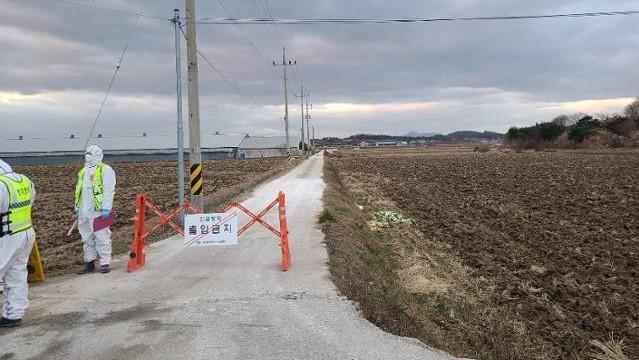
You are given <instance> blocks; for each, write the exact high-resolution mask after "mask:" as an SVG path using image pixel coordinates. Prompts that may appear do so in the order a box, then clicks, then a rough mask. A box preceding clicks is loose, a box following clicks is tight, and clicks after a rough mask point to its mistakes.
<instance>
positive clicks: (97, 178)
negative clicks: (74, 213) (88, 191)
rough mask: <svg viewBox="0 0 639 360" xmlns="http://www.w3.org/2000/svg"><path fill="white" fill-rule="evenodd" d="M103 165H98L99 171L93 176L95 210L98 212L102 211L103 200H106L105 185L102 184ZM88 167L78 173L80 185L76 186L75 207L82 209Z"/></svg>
mask: <svg viewBox="0 0 639 360" xmlns="http://www.w3.org/2000/svg"><path fill="white" fill-rule="evenodd" d="M102 165H103V164H102V163H98V167H97V169H95V173H94V174H93V208H94V209H95V210H96V211H97V210H100V209H102V200H104V183H103V182H102ZM85 172H86V167H83V168H82V170H80V172H79V173H78V183H77V184H76V186H75V207H76V208H77V209H79V208H80V202H81V201H82V185H84V173H85Z"/></svg>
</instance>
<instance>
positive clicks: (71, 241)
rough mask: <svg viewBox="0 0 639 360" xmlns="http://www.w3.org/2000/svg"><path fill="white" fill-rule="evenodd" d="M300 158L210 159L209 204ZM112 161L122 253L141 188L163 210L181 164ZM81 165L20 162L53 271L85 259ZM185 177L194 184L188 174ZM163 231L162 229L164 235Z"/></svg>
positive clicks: (116, 244) (117, 242)
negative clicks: (77, 220)
mask: <svg viewBox="0 0 639 360" xmlns="http://www.w3.org/2000/svg"><path fill="white" fill-rule="evenodd" d="M294 164H295V162H290V163H289V162H287V161H284V160H282V159H256V160H245V161H234V160H213V161H205V162H204V181H205V183H204V187H205V188H204V190H205V194H207V195H206V197H205V200H206V203H207V204H208V207H209V209H210V208H211V207H216V206H219V205H221V204H222V203H223V202H225V201H228V200H229V199H230V198H231V197H233V196H235V195H237V194H239V193H241V192H243V191H245V190H248V189H249V188H251V187H252V186H254V185H256V184H257V183H259V182H261V181H264V180H266V179H268V178H269V177H271V176H273V175H275V174H277V173H278V172H280V171H282V170H285V169H288V168H290V167H291V166H292V165H294ZM110 165H111V166H112V167H113V169H114V170H115V172H116V177H117V186H116V196H115V205H114V208H115V210H116V213H117V225H116V226H115V228H114V229H113V230H114V231H113V252H114V254H122V253H125V252H127V251H128V250H129V248H130V245H131V241H132V238H133V220H134V214H135V196H136V194H137V193H145V194H146V195H147V196H148V198H149V199H150V200H151V201H152V202H153V203H154V204H156V205H157V206H158V207H159V208H160V209H161V210H169V209H171V210H172V209H174V208H176V207H177V179H176V177H177V166H176V163H175V162H166V161H152V162H139V163H135V162H120V163H110ZM78 170H79V166H74V165H47V166H16V167H15V171H17V172H20V173H23V174H25V175H27V176H28V177H29V178H30V179H31V180H32V181H33V182H34V183H35V185H36V191H37V199H36V203H35V206H34V210H33V221H34V227H35V230H36V233H37V239H38V245H39V247H40V254H41V256H42V260H43V266H44V269H45V274H46V275H47V276H55V275H60V274H64V273H68V272H70V271H73V270H74V269H75V267H76V265H79V264H81V263H82V242H81V239H80V235H79V234H78V233H77V231H75V232H74V233H73V235H72V236H70V237H67V236H66V233H67V230H68V229H69V227H70V225H71V223H72V222H73V221H74V215H73V196H74V195H73V193H74V189H75V182H76V181H77V172H78ZM187 174H188V172H187ZM185 183H186V184H188V180H187V181H186V182H185ZM187 187H188V185H187ZM187 194H188V189H187ZM147 216H150V215H147ZM151 221H152V220H151ZM163 234H165V233H160V234H158V237H161V236H162V235H163Z"/></svg>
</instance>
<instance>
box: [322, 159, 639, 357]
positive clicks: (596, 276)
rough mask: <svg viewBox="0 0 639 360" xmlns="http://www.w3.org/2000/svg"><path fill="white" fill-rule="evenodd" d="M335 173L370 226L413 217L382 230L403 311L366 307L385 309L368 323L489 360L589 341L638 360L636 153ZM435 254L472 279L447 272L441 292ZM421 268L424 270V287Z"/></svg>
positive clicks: (352, 166) (337, 169) (377, 165)
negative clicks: (384, 212) (380, 219)
mask: <svg viewBox="0 0 639 360" xmlns="http://www.w3.org/2000/svg"><path fill="white" fill-rule="evenodd" d="M327 170H329V171H332V172H334V173H335V174H336V176H337V180H338V181H339V182H337V180H336V182H333V186H341V185H342V184H343V186H344V187H345V188H346V189H347V190H348V194H349V196H352V198H353V200H354V201H356V202H357V203H359V204H362V205H365V206H364V207H365V209H364V213H363V216H364V218H365V219H370V218H371V215H370V214H371V212H372V211H375V210H381V209H388V208H390V209H392V210H396V211H398V212H401V213H403V214H405V215H408V216H410V217H412V218H413V219H415V220H416V223H417V224H416V225H415V226H414V229H410V230H406V229H395V230H393V229H390V230H388V229H387V230H382V231H381V233H382V240H379V241H381V242H383V243H378V244H377V245H379V246H380V247H381V248H384V249H386V248H388V249H389V250H388V251H389V254H391V255H389V256H390V257H391V258H392V262H391V266H392V267H393V269H392V271H393V274H391V275H390V276H389V278H388V279H385V280H384V281H388V283H386V284H384V285H383V286H386V290H385V291H384V292H383V293H385V294H388V293H390V294H392V295H388V296H390V297H389V298H388V302H389V303H392V306H391V307H390V308H392V309H391V310H392V311H397V314H399V315H397V316H395V317H394V318H390V319H389V318H385V317H384V316H382V315H379V314H381V313H383V312H382V311H380V310H379V307H380V306H381V305H379V304H374V306H369V305H367V304H363V308H364V309H366V308H367V307H370V308H375V306H377V308H378V309H377V315H375V314H373V315H371V317H373V318H374V319H377V321H378V322H379V323H382V325H383V326H386V327H387V328H389V329H391V330H394V331H399V332H402V333H404V334H408V335H415V336H420V337H422V339H424V340H426V341H427V342H430V343H434V344H435V345H437V346H441V347H443V348H445V349H446V350H449V351H452V352H455V353H457V355H465V356H472V357H479V358H486V359H488V358H512V359H515V358H517V359H533V358H543V359H571V358H592V356H594V355H593V354H594V353H598V352H600V350H598V349H597V348H596V347H595V346H593V343H591V341H593V340H596V341H601V342H602V343H607V344H608V346H613V345H614V343H615V341H613V342H611V341H610V340H611V339H612V338H614V339H615V340H623V344H624V346H625V350H624V351H625V353H626V355H627V356H629V358H632V359H636V358H639V153H637V152H631V151H625V152H614V151H607V152H601V153H594V152H591V153H581V152H537V153H521V154H517V153H504V152H498V151H493V152H490V153H486V154H479V153H473V152H465V153H464V152H458V153H445V152H444V153H402V154H393V153H389V152H385V153H379V152H373V153H369V152H365V151H362V152H359V153H356V152H353V153H345V154H342V156H341V157H335V158H331V159H329V161H328V165H327ZM329 183H330V181H329ZM340 183H341V184H340ZM338 212H339V211H338ZM338 224H339V222H338ZM338 224H332V225H329V231H328V232H327V234H328V236H329V238H330V237H331V234H333V236H335V234H338V232H339V231H338V230H337V229H336V228H335V226H336V225H338ZM331 229H332V230H331ZM331 231H332V233H331ZM366 231H368V229H366ZM373 232H375V231H373ZM377 232H379V231H377ZM404 233H405V234H404ZM397 234H404V235H401V236H397ZM376 236H377V237H379V234H378V235H371V237H370V238H371V239H376ZM384 237H385V238H384ZM331 240H332V239H329V251H331V252H333V253H334V254H340V249H339V247H340V246H343V245H340V244H338V243H336V242H334V241H333V242H331ZM367 241H373V240H367ZM377 245H375V246H377ZM371 248H374V246H372V245H367V249H371ZM362 251H364V250H362ZM438 254H439V255H441V254H444V255H442V256H447V255H448V254H449V255H450V257H451V258H452V259H453V260H450V259H448V260H446V261H448V262H447V263H450V261H453V262H454V261H459V262H460V264H461V267H460V269H462V270H460V274H464V278H463V279H462V278H457V279H456V278H455V277H452V276H451V274H453V273H452V272H447V273H446V274H444V275H442V276H441V277H440V279H439V280H442V279H443V280H445V281H443V284H439V285H438V284H435V283H434V280H433V278H432V276H434V275H433V274H436V273H437V271H438V269H437V266H438V264H440V265H441V264H442V263H443V262H442V261H438V260H437V259H433V258H434V257H436V256H439V255H438ZM337 256H347V255H344V254H341V255H337ZM361 256H362V255H361V254H359V258H361ZM337 261H338V265H334V266H333V271H334V277H335V278H336V279H337V280H336V282H337V283H338V286H339V287H340V288H341V289H342V291H344V292H345V293H346V294H347V295H349V296H350V295H352V296H353V297H355V298H356V299H357V300H358V301H360V302H364V303H366V302H367V301H370V300H366V298H365V296H362V295H361V294H359V293H358V292H362V291H372V290H371V289H370V287H372V286H376V285H374V284H372V283H371V284H372V285H367V284H364V285H357V284H356V283H357V281H356V280H353V279H348V274H343V273H340V271H343V270H344V269H345V267H344V265H343V263H341V262H340V260H339V259H338V260H337ZM341 261H344V260H343V259H342V260H341ZM348 261H350V262H351V263H352V262H355V263H356V262H358V261H359V260H358V259H349V260H348ZM339 264H342V265H339ZM367 264H368V263H366V262H365V265H363V266H370V265H367ZM348 266H353V265H348ZM416 269H426V270H427V271H424V272H423V273H424V275H421V277H419V278H417V279H418V280H419V279H421V280H420V281H421V282H419V281H416V280H415V279H416V278H415V276H413V275H415V274H416V273H417V272H419V271H417V270H416ZM440 270H441V269H440ZM348 271H349V272H353V273H356V271H353V269H349V270H348ZM407 273H409V274H412V275H411V276H412V277H409V280H410V281H408V280H406V279H407V277H406V274H407ZM460 276H461V275H460ZM466 277H467V278H466ZM340 279H341V280H340ZM389 283H391V284H393V283H394V284H396V286H391V285H388V284H389ZM415 284H417V285H420V284H422V285H423V286H422V287H421V288H420V287H419V286H417V285H415ZM436 285H438V286H439V287H437V288H435V286H436ZM420 286H421V285H420ZM364 288H369V289H368V290H365V289H364ZM471 288H472V289H471ZM420 289H425V290H420ZM393 291H398V292H400V295H396V294H394V293H393ZM402 294H404V295H405V296H403V295H402ZM384 296H386V295H384ZM470 297H475V298H470ZM374 301H377V302H379V300H374ZM395 307H399V310H397V309H395ZM390 308H389V309H390ZM391 310H387V311H391ZM374 311H375V310H374ZM392 311H391V312H392ZM429 327H430V328H429ZM611 359H612V357H611Z"/></svg>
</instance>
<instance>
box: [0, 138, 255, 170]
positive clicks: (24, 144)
mask: <svg viewBox="0 0 639 360" xmlns="http://www.w3.org/2000/svg"><path fill="white" fill-rule="evenodd" d="M245 136H246V135H219V134H218V135H202V142H201V147H202V157H203V158H204V159H234V158H235V157H236V156H237V149H238V147H239V145H240V143H241V142H242V140H243V139H244V137H245ZM85 142H86V139H82V138H79V137H75V136H73V137H72V136H69V137H68V138H22V139H11V140H7V139H3V140H0V157H2V158H11V159H12V162H13V163H37V162H40V160H41V158H46V159H47V162H57V161H56V160H59V161H66V160H68V159H70V158H76V157H79V156H82V154H83V153H84V144H85ZM90 143H91V144H95V145H98V146H100V147H101V148H102V149H103V150H104V154H105V156H107V157H108V158H111V159H118V160H147V159H148V160H151V159H154V160H162V159H175V156H176V154H177V138H176V137H175V136H146V135H145V136H128V137H126V136H125V137H106V136H98V137H95V138H93V139H91V141H90ZM184 143H185V148H186V151H185V152H188V146H189V141H188V137H187V138H185V140H184Z"/></svg>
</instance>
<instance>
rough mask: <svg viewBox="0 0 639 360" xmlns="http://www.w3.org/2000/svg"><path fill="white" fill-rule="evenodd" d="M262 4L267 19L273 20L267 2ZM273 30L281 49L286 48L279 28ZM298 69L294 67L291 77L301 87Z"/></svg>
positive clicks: (265, 0) (264, 1) (263, 0)
mask: <svg viewBox="0 0 639 360" xmlns="http://www.w3.org/2000/svg"><path fill="white" fill-rule="evenodd" d="M262 4H263V5H264V10H265V11H266V13H267V14H268V17H269V19H271V20H273V21H274V19H273V13H272V12H271V7H270V6H269V5H268V0H262ZM273 28H274V29H275V34H276V35H277V37H279V39H280V42H281V43H282V46H283V47H285V48H286V47H287V46H286V42H285V41H284V38H283V37H282V34H281V33H280V30H279V28H278V27H277V25H276V26H274V27H273ZM290 52H291V51H290V48H289V54H290ZM297 71H298V69H297V66H296V67H295V69H294V70H293V76H294V77H295V82H296V83H297V86H302V80H301V78H300V76H299V74H298V72H297Z"/></svg>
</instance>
